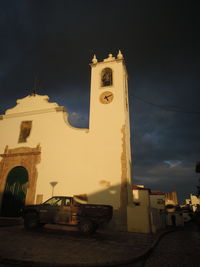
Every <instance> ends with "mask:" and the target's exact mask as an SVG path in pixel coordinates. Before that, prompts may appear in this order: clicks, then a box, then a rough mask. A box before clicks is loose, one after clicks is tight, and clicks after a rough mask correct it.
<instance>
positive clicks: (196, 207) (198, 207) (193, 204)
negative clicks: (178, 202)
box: [185, 194, 200, 212]
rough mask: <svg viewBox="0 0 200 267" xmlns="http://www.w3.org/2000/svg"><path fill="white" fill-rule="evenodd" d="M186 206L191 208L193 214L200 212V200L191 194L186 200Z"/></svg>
mask: <svg viewBox="0 0 200 267" xmlns="http://www.w3.org/2000/svg"><path fill="white" fill-rule="evenodd" d="M185 204H186V205H187V206H189V207H190V209H191V210H192V211H193V212H197V211H200V198H199V197H197V196H195V195H193V194H190V198H189V199H186V200H185Z"/></svg>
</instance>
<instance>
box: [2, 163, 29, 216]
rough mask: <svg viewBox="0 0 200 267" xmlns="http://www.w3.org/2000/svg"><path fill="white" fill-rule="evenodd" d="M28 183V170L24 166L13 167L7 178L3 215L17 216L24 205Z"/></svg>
mask: <svg viewBox="0 0 200 267" xmlns="http://www.w3.org/2000/svg"><path fill="white" fill-rule="evenodd" d="M27 184H28V172H27V170H26V169H25V168H24V167H22V166H17V167H15V168H13V169H12V170H11V171H10V172H9V174H8V176H7V180H6V185H5V189H4V194H3V199H2V207H1V216H6V217H17V216H20V210H21V208H22V207H23V206H24V203H25V199H26V191H27Z"/></svg>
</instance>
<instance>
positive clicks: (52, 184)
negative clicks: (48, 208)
mask: <svg viewBox="0 0 200 267" xmlns="http://www.w3.org/2000/svg"><path fill="white" fill-rule="evenodd" d="M57 183H58V182H50V185H51V186H52V197H53V194H54V187H55V186H56V185H57Z"/></svg>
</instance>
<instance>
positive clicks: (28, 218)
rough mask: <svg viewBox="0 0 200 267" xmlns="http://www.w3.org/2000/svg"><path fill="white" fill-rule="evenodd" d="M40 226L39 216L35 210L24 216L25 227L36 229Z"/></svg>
mask: <svg viewBox="0 0 200 267" xmlns="http://www.w3.org/2000/svg"><path fill="white" fill-rule="evenodd" d="M38 226H39V221H38V216H37V214H36V213H35V212H29V213H27V214H26V215H25V218H24V227H25V228H26V229H35V228H37V227H38Z"/></svg>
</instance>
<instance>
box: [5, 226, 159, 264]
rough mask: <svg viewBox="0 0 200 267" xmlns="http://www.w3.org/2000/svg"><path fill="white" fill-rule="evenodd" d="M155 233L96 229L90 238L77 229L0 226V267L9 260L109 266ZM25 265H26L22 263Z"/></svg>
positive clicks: (138, 249) (129, 255) (136, 250)
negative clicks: (74, 230) (98, 231)
mask: <svg viewBox="0 0 200 267" xmlns="http://www.w3.org/2000/svg"><path fill="white" fill-rule="evenodd" d="M156 238H157V236H156V235H151V234H137V233H127V232H112V233H109V232H106V233H105V232H100V233H96V234H95V235H94V236H92V237H85V236H81V235H80V233H78V232H69V231H68V232H67V231H58V230H52V229H47V228H45V229H43V230H40V231H33V232H30V231H26V230H25V229H24V228H23V226H22V225H18V226H9V227H0V262H1V265H2V266H1V267H4V266H5V267H7V266H10V265H9V264H10V262H11V263H12V261H14V263H15V262H17V261H19V262H21V264H20V263H19V265H17V266H24V265H23V263H27V264H28V263H31V264H32V266H34V264H35V265H37V266H73V265H74V266H75V265H76V266H77V264H78V266H88V265H90V266H95V265H96V266H109V265H111V264H113V263H116V266H118V264H117V263H118V262H121V261H123V260H128V259H132V258H134V257H137V256H138V255H141V254H142V253H143V252H144V251H146V250H147V249H148V248H149V247H151V245H152V244H153V242H154V241H155V239H156ZM26 266H30V264H29V265H26Z"/></svg>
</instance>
